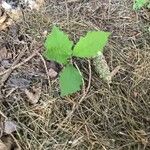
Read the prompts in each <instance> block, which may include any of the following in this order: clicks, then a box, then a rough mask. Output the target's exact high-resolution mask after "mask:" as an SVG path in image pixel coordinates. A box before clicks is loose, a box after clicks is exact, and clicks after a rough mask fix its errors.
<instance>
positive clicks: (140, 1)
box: [133, 0, 148, 10]
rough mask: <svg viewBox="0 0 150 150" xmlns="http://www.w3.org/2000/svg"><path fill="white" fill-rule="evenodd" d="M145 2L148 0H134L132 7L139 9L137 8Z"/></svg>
mask: <svg viewBox="0 0 150 150" xmlns="http://www.w3.org/2000/svg"><path fill="white" fill-rule="evenodd" d="M147 2H148V0H135V1H134V5H133V9H134V10H139V9H141V8H142V7H143V6H144V5H145V4H146V3H147Z"/></svg>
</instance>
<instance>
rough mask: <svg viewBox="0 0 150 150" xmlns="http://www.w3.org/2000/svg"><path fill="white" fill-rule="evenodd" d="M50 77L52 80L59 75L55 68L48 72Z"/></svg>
mask: <svg viewBox="0 0 150 150" xmlns="http://www.w3.org/2000/svg"><path fill="white" fill-rule="evenodd" d="M48 75H49V77H50V78H55V77H56V76H57V75H58V73H57V72H56V71H55V70H54V69H53V68H50V69H49V70H48Z"/></svg>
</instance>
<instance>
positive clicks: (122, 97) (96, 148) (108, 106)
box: [0, 0, 150, 150]
mask: <svg viewBox="0 0 150 150" xmlns="http://www.w3.org/2000/svg"><path fill="white" fill-rule="evenodd" d="M132 6H133V1H132V0H70V1H69V0H68V1H67V0H46V2H45V5H44V6H43V7H41V9H40V11H28V10H23V16H22V18H21V20H20V21H19V22H16V24H15V25H13V26H11V27H10V29H9V30H7V31H1V32H0V45H1V49H0V55H1V60H3V59H4V58H5V60H7V61H5V62H3V65H4V66H3V68H2V63H1V70H0V79H1V84H2V83H3V81H2V80H3V79H4V77H6V75H9V76H8V80H7V81H6V82H5V84H4V86H3V87H2V89H1V95H0V98H1V99H0V112H2V113H3V114H5V116H7V117H8V119H10V120H12V121H13V122H15V123H16V125H17V126H18V128H17V131H16V132H14V133H13V137H14V138H15V139H16V141H17V143H18V145H20V147H21V149H23V150H150V31H148V29H149V27H150V11H149V10H148V9H146V8H143V9H141V10H140V11H138V12H135V11H134V10H133V9H132ZM53 25H57V26H59V27H60V28H61V29H62V30H63V31H65V32H67V33H68V34H69V36H70V38H71V39H72V40H73V41H74V42H76V41H77V40H78V39H79V37H80V36H82V35H85V33H86V32H87V31H90V30H104V31H109V32H111V33H112V34H111V36H110V39H109V43H108V44H107V46H106V47H105V50H104V56H105V58H106V60H107V63H108V65H109V67H110V70H111V71H113V70H114V69H115V68H116V67H119V68H120V69H119V70H118V72H117V74H116V75H115V76H114V77H113V80H112V83H111V84H110V85H108V84H106V83H105V82H104V81H103V80H102V79H100V78H99V77H98V76H97V74H96V73H95V70H94V67H93V64H92V60H91V62H90V64H89V61H87V60H75V61H76V63H77V65H78V66H79V68H80V69H81V70H82V71H83V72H84V79H85V88H87V86H88V84H89V82H90V81H89V76H91V83H90V87H89V89H88V93H87V94H86V95H84V94H83V91H81V92H78V93H76V94H73V95H72V96H68V97H64V98H62V97H60V96H59V94H60V91H59V86H58V79H57V78H53V79H50V81H49V80H48V78H49V76H48V73H47V70H48V69H49V68H51V64H50V63H49V62H47V61H46V60H45V59H44V58H43V57H42V55H41V54H42V52H43V51H44V47H43V43H44V39H45V35H46V33H47V32H50V31H51V28H52V26H53ZM6 51H7V53H6ZM5 53H6V54H5ZM2 55H4V56H2ZM18 56H19V57H20V59H18ZM14 62H16V63H15V65H14V66H15V67H14V68H13V69H14V70H13V72H11V74H9V71H10V70H9V71H8V68H9V67H10V66H11V64H12V63H14ZM60 68H61V66H59V65H58V66H57V68H56V66H55V69H58V70H57V71H58V72H59V71H60ZM90 68H92V70H91V74H90V70H89V69H90ZM17 81H18V82H17ZM31 91H32V93H31ZM39 93H40V95H37V94H39ZM31 94H32V95H31ZM29 95H30V96H31V97H32V98H31V99H32V100H33V97H35V96H37V97H38V98H39V96H40V98H39V99H38V102H31V99H30V96H29ZM81 99H82V101H81V103H79V102H80V100H81ZM72 110H73V111H72Z"/></svg>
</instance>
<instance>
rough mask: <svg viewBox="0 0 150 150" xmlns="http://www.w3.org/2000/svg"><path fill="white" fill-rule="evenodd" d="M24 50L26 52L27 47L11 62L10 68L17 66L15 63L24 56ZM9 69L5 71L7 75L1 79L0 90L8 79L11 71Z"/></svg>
mask: <svg viewBox="0 0 150 150" xmlns="http://www.w3.org/2000/svg"><path fill="white" fill-rule="evenodd" d="M26 50H27V47H25V48H24V49H23V50H22V51H21V53H20V54H19V55H18V57H17V59H16V60H15V61H14V62H13V64H12V66H11V68H12V67H14V66H15V65H17V63H18V62H19V61H20V59H21V58H22V56H23V55H24V53H25V52H26ZM11 68H10V69H9V70H8V71H7V73H6V74H5V75H4V76H3V77H2V79H1V82H0V88H1V87H2V86H4V84H5V82H6V81H7V79H8V77H9V76H10V74H11V72H12V71H13V70H12V69H11Z"/></svg>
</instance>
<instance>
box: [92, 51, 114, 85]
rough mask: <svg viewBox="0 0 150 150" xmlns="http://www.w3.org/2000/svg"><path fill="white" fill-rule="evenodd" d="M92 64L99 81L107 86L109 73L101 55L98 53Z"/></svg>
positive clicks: (109, 77)
mask: <svg viewBox="0 0 150 150" xmlns="http://www.w3.org/2000/svg"><path fill="white" fill-rule="evenodd" d="M93 64H94V67H95V71H96V73H97V74H98V75H99V77H100V78H101V79H103V80H104V81H105V82H107V83H108V84H110V83H111V72H110V69H109V66H108V64H107V62H106V60H105V56H104V55H103V54H102V53H99V54H98V55H97V56H96V57H95V58H94V59H93Z"/></svg>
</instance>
